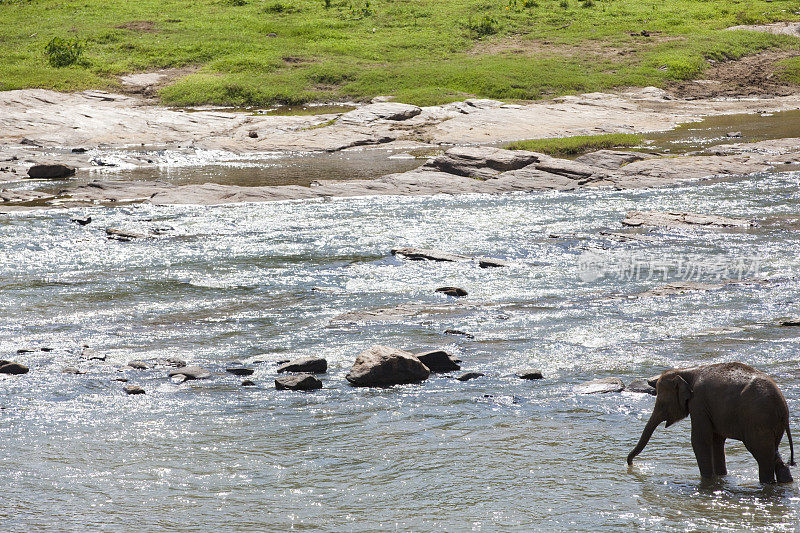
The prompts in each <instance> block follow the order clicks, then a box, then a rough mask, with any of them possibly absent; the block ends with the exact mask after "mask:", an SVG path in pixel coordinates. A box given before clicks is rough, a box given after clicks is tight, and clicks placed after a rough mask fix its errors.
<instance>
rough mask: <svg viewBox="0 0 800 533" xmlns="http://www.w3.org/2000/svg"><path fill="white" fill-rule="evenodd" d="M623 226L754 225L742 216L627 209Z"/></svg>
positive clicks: (740, 226) (719, 226) (739, 226)
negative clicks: (731, 216)
mask: <svg viewBox="0 0 800 533" xmlns="http://www.w3.org/2000/svg"><path fill="white" fill-rule="evenodd" d="M622 224H623V225H624V226H632V227H638V226H662V227H684V226H704V227H717V228H725V227H737V228H747V227H751V226H754V225H755V223H753V222H752V221H750V220H746V219H742V218H730V217H722V216H717V215H703V214H699V213H686V212H668V213H666V212H665V213H661V212H657V211H629V212H628V214H627V215H625V219H624V220H623V221H622Z"/></svg>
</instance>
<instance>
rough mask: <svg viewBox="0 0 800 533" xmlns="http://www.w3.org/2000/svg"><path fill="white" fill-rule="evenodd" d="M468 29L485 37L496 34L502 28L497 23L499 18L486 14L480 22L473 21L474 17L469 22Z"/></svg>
mask: <svg viewBox="0 0 800 533" xmlns="http://www.w3.org/2000/svg"><path fill="white" fill-rule="evenodd" d="M467 29H469V30H470V31H471V32H473V33H474V34H475V35H477V36H478V37H485V36H487V35H494V34H495V33H497V32H498V30H499V29H500V28H499V26H498V24H497V19H495V18H492V17H490V16H489V15H484V16H483V17H481V18H480V20H478V22H472V19H470V20H469V22H467Z"/></svg>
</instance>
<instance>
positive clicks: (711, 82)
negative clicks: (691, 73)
mask: <svg viewBox="0 0 800 533" xmlns="http://www.w3.org/2000/svg"><path fill="white" fill-rule="evenodd" d="M797 56H800V51H798V50H770V51H767V52H762V53H760V54H756V55H752V56H747V57H743V58H742V59H739V60H736V61H725V62H723V63H716V64H714V65H713V66H712V67H710V68H709V69H708V70H706V72H705V74H704V75H703V79H702V80H692V81H680V82H673V83H671V84H669V85H667V87H666V89H667V90H668V91H669V92H670V93H672V94H673V95H674V96H675V97H677V98H685V99H687V100H693V99H698V98H718V97H740V96H767V95H771V96H789V95H791V94H797V93H798V92H800V85H797V84H793V83H789V82H787V81H786V80H784V79H782V78H781V76H780V73H779V72H778V71H779V68H778V67H777V66H776V63H777V62H779V61H781V60H783V59H788V58H791V57H797Z"/></svg>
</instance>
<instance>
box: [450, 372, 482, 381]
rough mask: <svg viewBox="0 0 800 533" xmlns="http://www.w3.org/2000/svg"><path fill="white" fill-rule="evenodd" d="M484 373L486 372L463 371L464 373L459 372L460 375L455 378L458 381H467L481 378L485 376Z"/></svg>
mask: <svg viewBox="0 0 800 533" xmlns="http://www.w3.org/2000/svg"><path fill="white" fill-rule="evenodd" d="M485 375H486V374H483V373H481V372H467V373H465V374H461V375H460V376H458V377H457V378H456V379H457V380H458V381H469V380H471V379H477V378H482V377H483V376H485Z"/></svg>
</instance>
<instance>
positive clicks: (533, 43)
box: [469, 32, 684, 60]
mask: <svg viewBox="0 0 800 533" xmlns="http://www.w3.org/2000/svg"><path fill="white" fill-rule="evenodd" d="M645 33H647V32H645ZM632 35H636V36H638V37H640V39H639V40H637V42H633V43H630V45H629V46H626V47H619V46H612V45H607V44H605V43H597V42H587V43H582V44H559V43H554V42H553V41H548V40H541V39H522V38H520V37H506V38H504V39H495V40H491V41H485V42H479V43H477V44H476V45H475V46H474V47H473V48H472V49H471V50H470V51H469V53H470V54H472V55H484V54H493V55H500V54H515V55H522V56H526V57H554V56H577V57H587V56H588V57H593V58H600V59H612V60H613V59H620V58H622V57H625V56H629V55H632V54H636V53H638V52H641V51H643V50H647V49H648V48H651V47H652V46H654V45H656V44H660V43H664V42H667V41H675V40H683V39H684V38H683V37H675V36H666V35H658V34H657V32H652V33H647V36H644V35H642V34H640V33H637V34H632Z"/></svg>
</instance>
